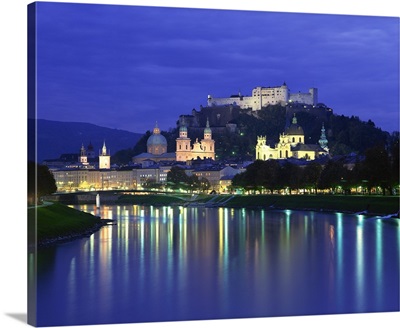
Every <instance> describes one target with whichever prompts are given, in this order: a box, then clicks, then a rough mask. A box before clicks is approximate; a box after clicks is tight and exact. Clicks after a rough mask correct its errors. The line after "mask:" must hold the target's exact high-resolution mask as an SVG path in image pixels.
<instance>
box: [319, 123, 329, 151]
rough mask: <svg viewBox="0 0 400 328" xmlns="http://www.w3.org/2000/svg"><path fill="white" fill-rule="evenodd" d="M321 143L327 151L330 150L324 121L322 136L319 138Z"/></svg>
mask: <svg viewBox="0 0 400 328" xmlns="http://www.w3.org/2000/svg"><path fill="white" fill-rule="evenodd" d="M318 143H319V145H320V146H321V148H322V149H323V150H325V151H327V152H328V151H329V148H328V139H326V135H325V126H324V123H322V128H321V137H320V139H319V140H318Z"/></svg>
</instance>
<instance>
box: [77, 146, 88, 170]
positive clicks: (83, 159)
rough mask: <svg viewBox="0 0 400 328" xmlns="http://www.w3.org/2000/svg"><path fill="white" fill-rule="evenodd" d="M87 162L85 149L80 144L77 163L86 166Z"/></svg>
mask: <svg viewBox="0 0 400 328" xmlns="http://www.w3.org/2000/svg"><path fill="white" fill-rule="evenodd" d="M87 161H88V160H87V155H86V149H85V147H84V146H83V144H82V147H81V152H80V155H79V163H81V164H83V165H87Z"/></svg>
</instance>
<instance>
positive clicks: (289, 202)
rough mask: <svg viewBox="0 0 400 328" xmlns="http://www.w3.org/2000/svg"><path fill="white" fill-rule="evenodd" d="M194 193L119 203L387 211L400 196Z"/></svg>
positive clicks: (391, 210) (142, 197)
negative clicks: (191, 194)
mask: <svg viewBox="0 0 400 328" xmlns="http://www.w3.org/2000/svg"><path fill="white" fill-rule="evenodd" d="M190 198H191V196H190V195H188V196H187V197H186V199H185V198H184V197H174V196H171V195H129V196H122V197H121V198H120V199H119V200H118V203H119V204H140V205H154V206H168V205H190V204H193V205H196V204H199V205H207V206H208V205H209V206H225V207H265V208H270V207H273V208H277V209H291V210H314V211H336V212H343V213H357V212H362V211H368V213H369V214H376V215H386V214H393V213H397V212H398V211H399V197H394V196H342V195H285V196H282V195H236V196H235V197H233V198H232V196H231V195H217V196H214V195H199V196H198V197H197V198H196V199H195V200H194V201H190Z"/></svg>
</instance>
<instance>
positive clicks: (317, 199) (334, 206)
mask: <svg viewBox="0 0 400 328" xmlns="http://www.w3.org/2000/svg"><path fill="white" fill-rule="evenodd" d="M104 204H107V203H104ZM111 204H120V205H145V206H150V205H152V206H184V207H230V208H249V209H250V208H257V209H262V208H264V209H269V210H273V209H288V210H298V211H317V212H341V213H350V214H351V213H354V214H356V213H360V214H365V215H370V216H382V217H384V216H389V217H397V218H398V217H399V215H398V214H399V197H395V196H347V195H346V196H344V195H284V196H283V195H206V194H203V195H189V194H186V195H183V194H180V195H161V194H158V195H121V196H119V197H116V199H115V200H114V201H112V202H111V203H110V205H111ZM36 211H37V227H36V242H37V247H38V248H43V247H46V246H50V245H53V244H56V243H61V242H66V241H70V240H74V239H78V238H82V237H89V236H90V235H91V234H93V233H94V232H96V231H98V230H100V229H101V228H102V227H103V226H105V225H107V224H109V223H110V222H112V220H105V219H101V218H100V217H97V216H94V215H92V214H89V213H85V212H82V211H78V210H75V209H73V208H70V207H68V206H67V205H63V204H60V203H54V204H52V205H48V206H43V207H38V208H36ZM34 219H35V209H34V208H30V209H28V222H29V227H30V228H29V229H28V234H29V235H28V241H29V248H33V247H34V245H35V225H34V222H35V221H34Z"/></svg>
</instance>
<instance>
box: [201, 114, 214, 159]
mask: <svg viewBox="0 0 400 328" xmlns="http://www.w3.org/2000/svg"><path fill="white" fill-rule="evenodd" d="M201 148H202V150H203V152H204V153H203V158H211V159H213V160H215V141H214V140H213V139H212V131H211V128H210V122H209V121H208V118H207V123H206V128H205V129H204V139H202V140H201Z"/></svg>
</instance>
